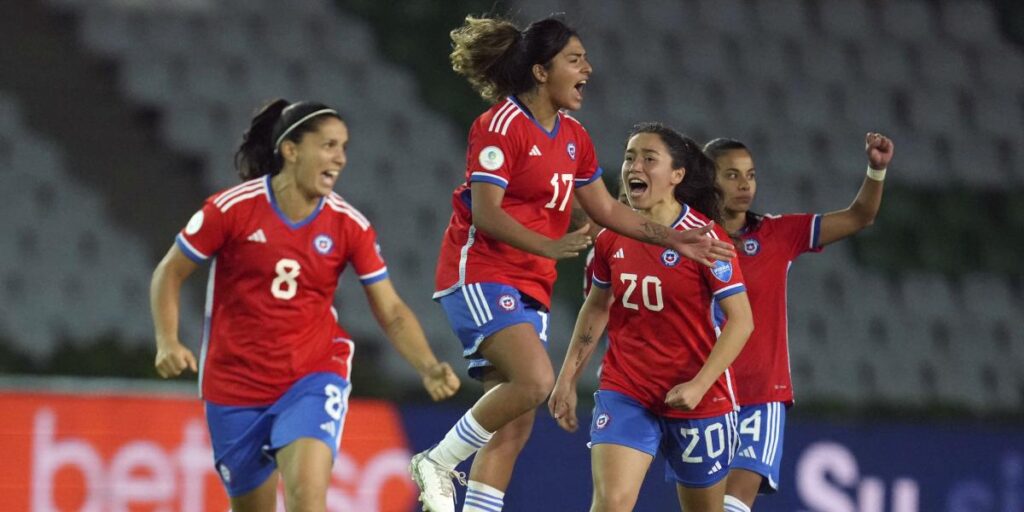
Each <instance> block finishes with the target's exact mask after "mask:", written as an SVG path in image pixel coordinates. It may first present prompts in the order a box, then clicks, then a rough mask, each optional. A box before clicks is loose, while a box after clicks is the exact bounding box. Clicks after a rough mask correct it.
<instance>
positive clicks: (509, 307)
mask: <svg viewBox="0 0 1024 512" xmlns="http://www.w3.org/2000/svg"><path fill="white" fill-rule="evenodd" d="M498 306H500V307H501V309H502V310H503V311H508V312H512V311H515V310H516V298H515V297H513V296H511V295H509V294H505V295H502V296H501V297H498Z"/></svg>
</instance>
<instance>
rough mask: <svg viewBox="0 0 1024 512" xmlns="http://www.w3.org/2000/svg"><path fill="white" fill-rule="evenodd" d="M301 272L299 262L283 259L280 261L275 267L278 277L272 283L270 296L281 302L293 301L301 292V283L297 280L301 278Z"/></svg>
mask: <svg viewBox="0 0 1024 512" xmlns="http://www.w3.org/2000/svg"><path fill="white" fill-rule="evenodd" d="M300 270H302V267H301V266H300V265H299V262H297V261H295V260H293V259H289V258H282V259H281V260H279V261H278V262H277V265H276V266H275V267H274V271H275V272H277V277H275V278H274V281H273V282H272V283H270V294H271V295H273V296H274V297H276V298H278V299H281V300H291V298H292V297H295V294H296V293H297V292H298V291H299V282H298V281H296V279H298V278H299V271H300Z"/></svg>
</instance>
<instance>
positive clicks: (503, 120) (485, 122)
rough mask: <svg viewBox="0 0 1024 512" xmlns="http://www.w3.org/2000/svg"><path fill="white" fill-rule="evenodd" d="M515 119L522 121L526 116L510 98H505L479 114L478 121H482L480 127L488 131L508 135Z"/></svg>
mask: <svg viewBox="0 0 1024 512" xmlns="http://www.w3.org/2000/svg"><path fill="white" fill-rule="evenodd" d="M517 119H519V121H518V122H522V120H524V119H528V117H527V116H526V114H525V113H524V112H523V109H521V108H519V105H517V104H516V102H514V101H512V99H511V98H505V99H504V100H503V101H499V102H498V103H496V104H495V105H494V106H493V107H491V109H490V110H488V111H487V112H486V113H485V114H484V115H483V116H481V117H480V122H481V123H482V125H481V128H482V129H484V130H487V131H488V132H492V133H497V134H499V135H508V134H509V130H510V128H511V127H512V126H514V125H515V124H516V123H517V121H516V120H517Z"/></svg>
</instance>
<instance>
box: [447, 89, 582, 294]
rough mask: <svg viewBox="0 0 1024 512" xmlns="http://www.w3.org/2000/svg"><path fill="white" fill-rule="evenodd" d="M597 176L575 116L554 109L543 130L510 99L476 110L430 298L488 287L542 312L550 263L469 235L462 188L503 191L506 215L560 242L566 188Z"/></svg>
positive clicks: (568, 198)
mask: <svg viewBox="0 0 1024 512" xmlns="http://www.w3.org/2000/svg"><path fill="white" fill-rule="evenodd" d="M600 176H601V169H600V168H599V167H598V165H597V158H596V157H595V156H594V146H593V143H591V141H590V135H588V134H587V132H586V130H584V129H583V126H582V125H581V124H580V123H579V121H577V120H576V119H574V118H572V117H570V116H568V115H566V114H564V113H561V112H559V113H558V117H557V118H556V120H555V126H554V128H553V129H552V130H551V131H550V132H548V131H547V130H545V129H544V128H543V127H542V126H541V125H540V124H539V123H538V122H537V121H536V120H535V119H534V118H533V116H532V115H530V113H529V111H528V110H526V108H525V107H523V106H522V105H521V104H519V103H518V102H517V101H516V99H515V98H512V97H510V98H508V99H506V100H505V101H503V102H500V103H498V104H496V105H494V106H493V107H491V109H490V110H488V111H487V112H484V113H483V115H481V116H480V117H478V118H477V119H476V121H475V122H473V126H472V128H470V131H469V149H468V150H467V151H466V182H465V183H464V184H462V185H460V186H459V187H458V188H456V189H455V192H454V193H453V194H452V208H453V210H454V211H453V212H452V217H451V221H450V222H449V224H448V229H446V230H445V234H444V239H443V240H442V241H441V254H440V256H439V257H438V261H437V272H436V274H435V292H434V298H438V297H443V296H444V295H447V294H449V293H451V292H452V291H454V290H456V289H457V288H458V287H460V286H462V285H464V284H467V283H480V282H493V283H502V284H507V285H510V286H513V287H515V288H516V289H518V290H519V291H520V292H522V293H525V294H527V295H529V296H530V297H533V298H534V299H537V300H538V301H540V302H541V303H542V304H544V305H545V306H547V307H550V306H551V287H552V285H553V284H554V282H555V275H556V274H555V261H554V260H551V259H548V258H545V257H542V256H537V255H535V254H531V253H528V252H526V251H521V250H519V249H516V248H514V247H512V246H510V245H508V244H505V243H502V242H499V241H497V240H495V239H493V238H491V237H489V236H487V235H485V234H483V233H481V232H479V231H477V230H476V228H475V227H474V226H473V217H472V205H471V200H472V197H471V194H470V184H471V183H473V182H483V183H491V184H494V185H497V186H499V187H502V188H504V189H505V197H504V199H503V200H502V203H501V207H502V209H503V210H505V212H506V213H508V214H509V215H510V216H512V218H513V219H515V220H516V221H518V222H519V223H520V224H522V225H523V226H525V227H526V228H528V229H532V230H533V231H536V232H538V233H540V234H542V235H544V236H547V237H549V238H561V237H562V236H564V235H565V232H566V229H567V228H568V227H569V218H570V216H571V211H572V195H573V194H572V192H573V190H574V189H575V188H576V187H581V186H584V185H587V184H589V183H592V182H594V181H595V180H597V179H599V178H600Z"/></svg>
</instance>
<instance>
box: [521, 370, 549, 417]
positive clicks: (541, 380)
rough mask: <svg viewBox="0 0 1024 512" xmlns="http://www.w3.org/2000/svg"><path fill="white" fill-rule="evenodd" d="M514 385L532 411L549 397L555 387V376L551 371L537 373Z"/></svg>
mask: <svg viewBox="0 0 1024 512" xmlns="http://www.w3.org/2000/svg"><path fill="white" fill-rule="evenodd" d="M514 384H515V386H516V387H517V391H518V392H519V393H520V394H521V396H522V397H523V399H524V400H525V401H527V402H528V403H529V404H530V408H531V409H532V408H534V407H537V406H538V405H540V404H542V403H544V402H545V401H546V400H547V399H548V396H550V395H551V390H552V389H554V387H555V376H554V374H553V373H552V372H551V371H547V372H543V371H538V372H534V373H533V374H531V375H530V376H529V377H528V378H525V379H522V380H521V381H519V382H515V383H514Z"/></svg>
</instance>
